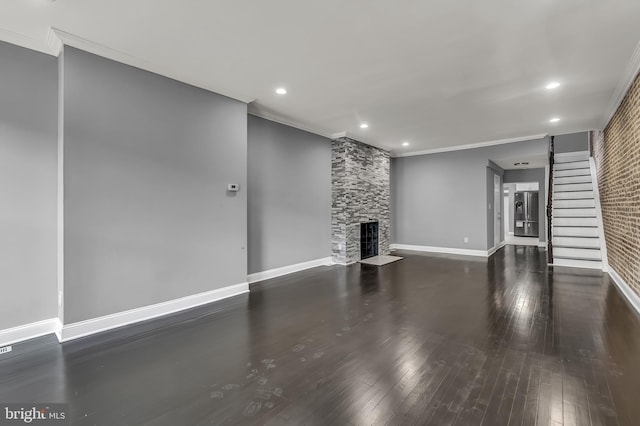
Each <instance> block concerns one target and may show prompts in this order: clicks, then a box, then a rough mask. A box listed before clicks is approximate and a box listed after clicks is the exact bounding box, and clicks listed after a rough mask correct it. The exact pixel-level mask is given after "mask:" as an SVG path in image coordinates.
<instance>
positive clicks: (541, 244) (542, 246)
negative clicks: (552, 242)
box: [538, 241, 547, 250]
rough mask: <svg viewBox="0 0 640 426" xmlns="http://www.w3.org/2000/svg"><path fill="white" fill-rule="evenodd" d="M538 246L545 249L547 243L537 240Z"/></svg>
mask: <svg viewBox="0 0 640 426" xmlns="http://www.w3.org/2000/svg"><path fill="white" fill-rule="evenodd" d="M538 248H541V249H545V250H546V249H547V243H546V242H544V241H538Z"/></svg>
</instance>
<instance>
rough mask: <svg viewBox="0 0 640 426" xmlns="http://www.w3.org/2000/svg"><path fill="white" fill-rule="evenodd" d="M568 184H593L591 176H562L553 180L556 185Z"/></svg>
mask: <svg viewBox="0 0 640 426" xmlns="http://www.w3.org/2000/svg"><path fill="white" fill-rule="evenodd" d="M567 183H591V175H583V176H561V177H554V178H553V184H554V185H564V184H567Z"/></svg>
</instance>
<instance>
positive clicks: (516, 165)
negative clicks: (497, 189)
mask: <svg viewBox="0 0 640 426" xmlns="http://www.w3.org/2000/svg"><path fill="white" fill-rule="evenodd" d="M492 161H493V162H494V163H496V164H497V165H498V166H500V167H502V169H504V170H521V169H539V168H544V167H545V166H546V165H547V164H549V160H548V158H547V156H546V155H545V154H542V155H528V156H520V157H514V158H501V159H493V160H492ZM522 163H527V164H522Z"/></svg>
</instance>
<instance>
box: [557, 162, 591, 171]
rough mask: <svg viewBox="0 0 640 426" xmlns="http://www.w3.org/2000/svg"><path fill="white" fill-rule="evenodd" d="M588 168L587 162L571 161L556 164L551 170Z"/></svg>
mask: <svg viewBox="0 0 640 426" xmlns="http://www.w3.org/2000/svg"><path fill="white" fill-rule="evenodd" d="M587 168H589V162H588V161H573V162H570V163H556V164H554V165H553V170H554V171H555V170H569V169H587Z"/></svg>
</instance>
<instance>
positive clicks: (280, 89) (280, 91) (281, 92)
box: [276, 87, 287, 95]
mask: <svg viewBox="0 0 640 426" xmlns="http://www.w3.org/2000/svg"><path fill="white" fill-rule="evenodd" d="M276 93H277V94H278V95H286V94H287V89H285V88H284V87H278V88H277V89H276Z"/></svg>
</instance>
